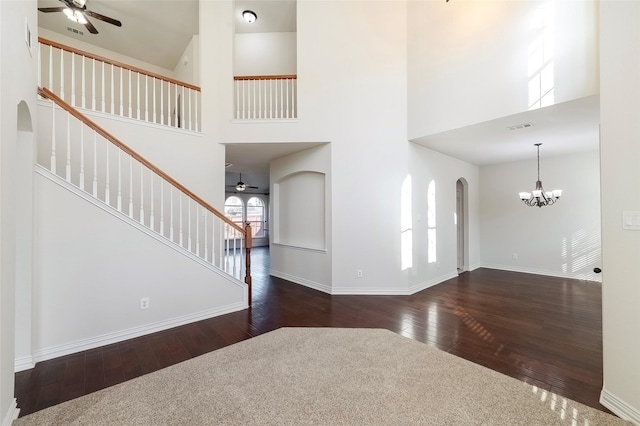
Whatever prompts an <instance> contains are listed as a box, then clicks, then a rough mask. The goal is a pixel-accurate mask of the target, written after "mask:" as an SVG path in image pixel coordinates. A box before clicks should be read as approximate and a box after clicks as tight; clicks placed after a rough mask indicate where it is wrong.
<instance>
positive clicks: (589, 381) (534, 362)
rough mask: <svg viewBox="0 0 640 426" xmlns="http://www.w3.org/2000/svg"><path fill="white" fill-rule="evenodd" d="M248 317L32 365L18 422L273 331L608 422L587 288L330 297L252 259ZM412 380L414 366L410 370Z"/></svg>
mask: <svg viewBox="0 0 640 426" xmlns="http://www.w3.org/2000/svg"><path fill="white" fill-rule="evenodd" d="M252 272H253V283H254V286H253V306H252V307H251V309H248V310H244V311H240V312H235V313H231V314H228V315H222V316H219V317H216V318H211V319H208V320H204V321H199V322H196V323H192V324H188V325H184V326H181V327H177V328H174V329H171V330H166V331H162V332H158V333H154V334H150V335H147V336H143V337H139V338H136V339H131V340H127V341H124V342H120V343H116V344H112V345H108V346H104V347H100V348H96V349H92V350H88V351H85V352H81V353H77V354H73V355H69V356H65V357H61V358H57V359H53V360H49V361H44V362H39V363H38V364H37V365H36V366H35V368H33V369H31V370H28V371H23V372H20V373H17V374H16V376H15V378H16V385H15V392H16V397H17V400H18V407H19V408H20V415H21V416H24V415H27V414H29V413H32V412H34V411H38V410H41V409H43V408H46V407H49V406H52V405H55V404H58V403H60V402H63V401H66V400H69V399H72V398H77V397H79V396H82V395H85V394H88V393H91V392H94V391H97V390H99V389H102V388H105V387H107V386H112V385H115V384H117V383H120V382H123V381H125V380H129V379H132V378H134V377H137V376H140V375H143V374H146V373H149V372H152V371H155V370H158V369H160V368H163V367H166V366H169V365H172V364H175V363H178V362H181V361H184V360H187V359H189V358H192V357H195V356H198V355H201V354H204V353H206V352H209V351H214V350H216V349H219V348H222V347H224V346H227V345H231V344H234V343H236V342H239V341H241V340H245V339H249V338H251V337H254V336H257V335H260V334H262V333H266V332H269V331H272V330H275V329H277V328H279V327H366V328H386V329H389V330H392V331H394V332H396V333H399V334H401V335H403V336H406V337H410V338H412V339H415V340H419V341H421V342H425V343H427V344H429V345H432V346H435V347H437V348H439V349H441V350H444V351H447V352H450V353H452V354H454V355H457V356H459V357H462V358H466V359H468V360H470V361H473V362H475V363H477V364H481V365H484V366H486V367H488V368H491V369H493V370H496V371H499V372H501V373H504V374H506V375H509V376H511V377H515V378H517V379H520V380H522V381H525V382H527V383H530V384H532V385H535V386H537V387H539V388H541V389H545V390H548V391H551V392H554V393H557V394H559V395H562V396H565V397H567V398H570V399H573V400H575V401H578V402H581V403H583V404H585V405H588V406H591V407H594V408H597V409H600V410H602V411H607V412H609V411H608V410H607V409H606V408H605V407H603V406H602V405H600V404H599V402H598V400H599V396H600V390H601V388H602V321H601V286H600V284H598V283H593V282H585V281H577V280H569V279H561V278H554V277H546V276H539V275H530V274H521V273H514V272H505V271H497V270H491V269H478V270H476V271H473V272H466V273H463V274H462V275H460V276H458V277H457V278H454V279H451V280H448V281H446V282H444V283H441V284H439V285H436V286H434V287H432V288H429V289H426V290H424V291H421V292H420V293H417V294H414V295H412V296H330V295H327V294H324V293H322V292H319V291H315V290H312V289H309V288H306V287H303V286H300V285H297V284H293V283H290V282H288V281H285V280H281V279H278V278H274V277H271V276H269V256H268V250H266V249H264V248H262V249H261V248H258V249H254V250H253V254H252ZM416 368H420V366H416Z"/></svg>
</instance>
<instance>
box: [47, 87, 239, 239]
mask: <svg viewBox="0 0 640 426" xmlns="http://www.w3.org/2000/svg"><path fill="white" fill-rule="evenodd" d="M38 94H39V95H40V96H42V97H43V98H47V99H50V100H52V101H53V102H55V103H56V104H58V106H60V107H61V108H62V109H64V110H65V111H67V112H68V113H69V114H71V115H73V116H74V117H75V118H77V119H78V120H80V121H82V122H83V123H84V124H86V125H87V126H89V127H90V128H92V129H93V130H94V131H95V132H96V133H98V134H100V135H101V136H102V137H104V138H105V139H107V140H108V141H109V142H111V143H112V144H114V145H116V146H117V147H118V148H120V149H121V150H123V151H124V152H126V153H127V154H129V155H131V156H132V157H133V158H135V159H136V160H137V161H139V162H140V163H142V164H144V165H145V166H146V167H147V168H149V169H150V170H151V171H153V172H154V173H155V174H157V175H158V176H160V177H162V178H163V179H164V180H166V181H167V182H169V183H170V184H172V185H173V186H175V187H176V188H178V189H179V190H180V191H182V192H183V193H184V194H185V195H187V196H188V197H189V198H191V199H192V200H193V201H195V202H196V203H198V204H200V205H201V206H202V207H203V208H205V209H206V210H209V211H210V212H211V213H213V214H214V215H216V216H217V217H218V218H220V219H221V220H222V221H224V222H225V223H226V224H228V225H230V226H231V227H233V228H234V229H235V230H237V231H238V232H240V233H241V234H242V235H243V236H244V238H245V240H246V238H247V236H246V232H245V230H244V229H243V228H242V227H240V226H238V225H237V224H235V223H233V222H232V221H231V220H230V219H229V218H228V217H226V216H225V215H224V214H222V213H220V212H219V211H218V210H216V209H215V208H214V207H212V206H210V205H209V204H207V202H206V201H204V200H203V199H202V198H200V197H198V196H197V195H196V194H194V193H193V192H191V191H189V190H188V189H187V188H185V187H184V186H183V185H181V184H180V183H179V182H178V181H176V180H175V179H173V178H172V177H171V176H169V175H168V174H166V173H165V172H163V171H162V170H161V169H159V168H158V167H156V166H155V165H154V164H153V163H151V162H150V161H149V160H147V159H146V158H144V157H143V156H142V155H140V154H138V153H137V152H135V151H134V150H133V149H131V148H129V147H128V146H127V145H125V144H124V143H122V142H120V140H119V139H118V138H116V137H115V136H113V135H112V134H111V133H109V132H107V131H106V130H104V129H103V128H102V127H100V126H99V125H98V124H96V123H95V122H93V121H92V120H91V119H89V118H88V117H86V116H85V115H83V114H81V113H80V112H78V111H77V110H76V109H75V108H73V107H72V106H71V105H69V104H68V103H66V102H65V101H64V100H63V99H61V98H60V97H59V96H58V95H56V94H55V93H53V92H52V91H51V90H49V89H47V88H46V87H38Z"/></svg>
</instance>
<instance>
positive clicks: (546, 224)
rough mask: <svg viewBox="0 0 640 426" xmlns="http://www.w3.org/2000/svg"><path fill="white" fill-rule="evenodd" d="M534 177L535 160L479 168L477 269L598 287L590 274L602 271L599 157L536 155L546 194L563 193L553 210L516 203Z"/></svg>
mask: <svg viewBox="0 0 640 426" xmlns="http://www.w3.org/2000/svg"><path fill="white" fill-rule="evenodd" d="M543 147H544V145H543ZM532 152H533V153H534V156H535V151H532ZM536 173H537V162H536V159H535V158H533V159H532V160H527V161H518V162H513V163H505V164H497V165H492V166H484V167H481V168H480V220H481V224H482V226H481V231H480V243H481V246H480V247H481V250H480V252H481V253H482V266H484V267H487V268H496V269H505V270H512V271H518V272H529V273H535V274H543V275H553V276H559V277H569V278H576V279H586V280H592V281H600V280H601V275H600V274H596V273H594V272H593V268H594V267H602V261H601V251H600V246H601V241H600V185H599V179H600V173H599V155H598V152H597V151H593V152H586V153H581V154H575V155H570V156H561V157H552V158H547V157H545V156H544V150H543V149H542V150H541V154H540V179H541V180H542V184H543V186H544V188H545V190H547V191H550V190H553V189H562V190H563V192H562V197H561V198H560V200H559V201H558V202H557V203H556V204H554V205H553V206H547V207H528V206H525V205H524V204H523V203H522V201H520V198H519V197H518V192H521V191H528V192H531V191H532V190H533V189H534V188H535V183H536V179H537V178H536V176H537V175H536ZM514 254H515V255H517V259H514Z"/></svg>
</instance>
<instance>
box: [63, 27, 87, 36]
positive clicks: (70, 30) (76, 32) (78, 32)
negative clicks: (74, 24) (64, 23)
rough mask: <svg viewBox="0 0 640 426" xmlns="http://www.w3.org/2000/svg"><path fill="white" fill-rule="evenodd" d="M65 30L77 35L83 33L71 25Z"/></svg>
mask: <svg viewBox="0 0 640 426" xmlns="http://www.w3.org/2000/svg"><path fill="white" fill-rule="evenodd" d="M67 31H69V32H72V33H74V34H78V35H84V32H83V31H80V30H76V29H75V28H71V27H67Z"/></svg>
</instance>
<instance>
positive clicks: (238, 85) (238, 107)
mask: <svg viewBox="0 0 640 426" xmlns="http://www.w3.org/2000/svg"><path fill="white" fill-rule="evenodd" d="M234 86H235V89H236V119H238V118H240V80H236V81H235V84H234Z"/></svg>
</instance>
